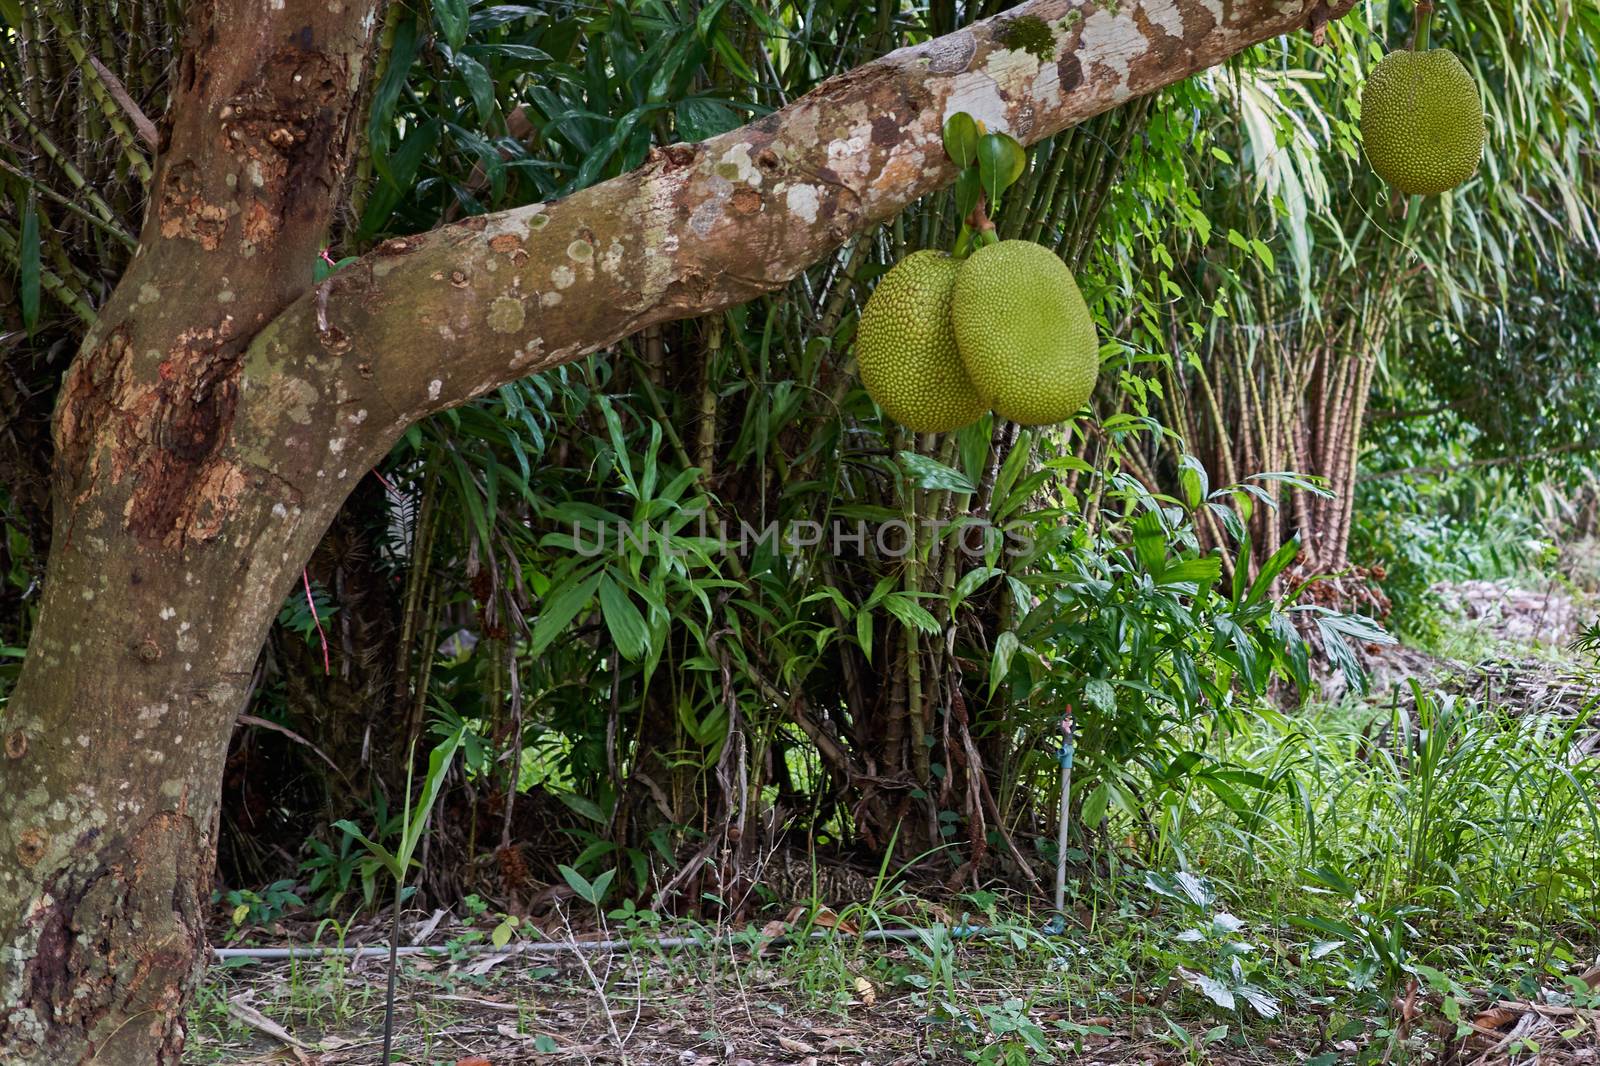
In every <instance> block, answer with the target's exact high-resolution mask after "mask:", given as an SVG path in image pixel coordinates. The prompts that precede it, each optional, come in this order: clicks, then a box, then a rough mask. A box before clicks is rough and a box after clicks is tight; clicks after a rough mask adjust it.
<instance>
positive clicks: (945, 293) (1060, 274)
mask: <svg viewBox="0 0 1600 1066" xmlns="http://www.w3.org/2000/svg"><path fill="white" fill-rule="evenodd" d="M1099 365H1100V364H1099V342H1098V340H1097V338H1096V335H1095V329H1094V320H1093V319H1092V318H1091V317H1090V316H1089V307H1088V305H1087V304H1086V303H1084V299H1083V294H1082V293H1080V292H1079V291H1078V284H1077V282H1076V281H1074V280H1073V277H1072V271H1071V270H1069V269H1068V268H1067V265H1066V264H1065V263H1063V262H1062V261H1061V260H1060V259H1059V258H1058V257H1057V256H1056V255H1055V254H1054V253H1053V252H1051V251H1050V250H1049V249H1047V248H1043V247H1041V246H1039V245H1037V244H1034V243H1032V242H1031V241H998V242H996V243H994V244H990V245H986V246H985V247H983V248H980V249H978V250H977V251H976V252H973V253H972V254H971V255H970V256H968V257H967V258H966V259H954V258H952V257H950V256H948V255H945V254H944V253H943V252H933V251H924V252H914V253H912V254H911V255H908V256H906V257H905V258H904V259H902V260H901V261H900V262H899V263H897V264H895V266H894V267H893V269H891V270H890V271H889V272H888V273H887V274H885V275H884V276H883V278H882V280H880V281H879V282H878V287H877V289H876V290H875V291H874V292H873V294H872V297H871V299H869V300H868V301H867V305H866V307H864V308H862V310H861V324H860V326H859V328H858V330H857V334H856V366H857V369H858V370H859V371H860V374H861V383H862V384H863V385H865V386H866V389H867V393H868V394H869V395H870V396H871V397H872V398H873V399H874V400H875V401H877V404H878V406H879V407H881V408H883V411H884V413H885V414H887V415H888V416H889V417H890V418H893V419H894V420H895V421H896V422H899V423H900V424H901V425H903V426H905V427H906V428H907V429H911V430H915V431H917V432H919V433H938V432H945V431H948V430H952V429H960V428H961V427H962V426H965V425H967V424H968V423H970V422H972V421H974V420H975V419H976V418H977V417H978V416H979V415H981V414H983V412H984V411H986V410H990V409H992V410H993V411H994V412H995V413H996V414H999V415H1002V416H1004V417H1006V418H1009V419H1011V420H1012V421H1014V422H1020V423H1022V424H1023V425H1045V424H1048V423H1052V422H1061V421H1065V420H1066V419H1068V418H1071V417H1072V416H1073V415H1074V414H1076V413H1077V412H1078V410H1079V408H1081V407H1082V406H1083V405H1084V403H1085V402H1086V401H1087V400H1088V399H1089V393H1090V392H1092V391H1093V389H1094V382H1095V377H1096V375H1097V374H1098V372H1099Z"/></svg>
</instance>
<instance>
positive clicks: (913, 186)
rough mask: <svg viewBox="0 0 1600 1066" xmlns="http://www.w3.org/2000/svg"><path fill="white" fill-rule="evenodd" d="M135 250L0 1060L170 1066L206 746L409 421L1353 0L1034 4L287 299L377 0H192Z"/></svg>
mask: <svg viewBox="0 0 1600 1066" xmlns="http://www.w3.org/2000/svg"><path fill="white" fill-rule="evenodd" d="M188 6H189V16H188V17H189V20H190V25H189V41H188V45H187V47H186V51H185V58H184V61H183V63H182V65H181V67H180V70H179V74H178V79H177V85H176V86H175V87H174V103H173V107H172V110H171V112H170V113H169V115H168V116H167V121H168V126H169V133H168V135H167V136H166V138H165V139H164V146H163V147H164V150H163V152H162V154H161V156H160V158H159V160H158V165H157V168H156V174H155V180H154V183H153V186H152V189H151V197H150V209H149V213H148V216H147V218H146V220H145V224H144V230H143V233H142V234H141V240H140V248H139V251H138V253H137V254H136V255H135V257H134V260H133V262H132V264H131V265H130V267H129V269H128V271H127V273H126V275H125V276H124V278H123V280H122V281H121V283H120V284H119V286H118V288H117V290H116V292H115V293H114V294H113V295H112V297H111V298H110V300H109V301H108V302H107V304H106V306H105V307H104V308H102V309H101V313H100V319H99V322H98V323H97V325H96V326H95V327H94V328H93V329H92V330H91V331H90V333H89V335H88V336H87V337H86V338H85V341H84V344H83V346H82V349H81V350H80V354H79V356H78V358H77V360H76V361H75V362H74V364H73V366H72V369H71V370H70V371H69V374H68V377H67V380H66V382H65V384H64V385H63V387H62V391H61V396H60V400H59V402H58V406H57V409H56V414H55V425H54V432H55V441H56V469H55V475H54V496H55V522H54V527H53V540H52V548H51V558H50V564H49V570H48V574H47V579H48V580H47V590H46V595H45V599H44V607H43V613H42V617H41V620H40V623H39V625H38V627H37V629H36V630H35V632H34V634H33V639H32V642H31V644H30V647H29V652H28V658H27V660H26V663H25V667H24V670H23V674H22V679H21V682H20V684H19V686H18V688H17V689H16V691H15V692H14V694H13V695H12V698H11V701H10V704H9V707H8V710H7V717H6V719H5V721H4V723H3V725H0V809H4V810H5V812H6V817H5V820H4V822H0V855H3V856H4V860H3V861H0V1061H3V1062H5V1063H7V1064H12V1063H15V1064H19V1066H23V1064H39V1063H46V1062H48V1063H52V1064H59V1063H80V1062H88V1061H91V1060H92V1061H94V1062H96V1063H98V1064H101V1066H122V1064H128V1066H151V1064H172V1063H177V1062H178V1061H179V1055H180V1052H181V1047H182V1039H183V1025H184V1008H185V1005H186V1003H187V1001H188V998H189V995H190V993H191V992H192V991H193V988H194V986H195V983H196V982H197V981H198V980H199V977H200V974H201V972H202V970H201V961H200V960H201V958H202V956H201V954H200V949H201V948H202V946H203V943H204V930H203V918H204V911H205V904H206V899H207V892H206V889H207V881H208V877H209V869H210V865H211V860H212V851H213V847H214V843H215V837H216V817H217V799H218V789H219V779H220V772H221V768H222V765H223V760H224V757H225V754H226V748H227V738H228V734H229V730H230V728H231V726H232V724H233V721H234V718H235V716H236V714H237V712H238V710H239V704H240V701H241V699H242V697H243V693H244V688H245V686H246V684H247V683H248V678H249V673H250V670H251V667H252V665H253V663H254V661H255V658H256V654H257V652H258V650H259V648H260V646H261V643H262V640H263V638H264V635H265V633H266V629H267V626H268V625H269V623H270V621H271V619H272V616H273V613H274V612H275V611H276V610H277V607H278V605H279V604H280V603H281V602H282V598H283V596H284V594H285V593H286V592H287V591H288V589H289V588H290V587H291V586H292V584H293V582H294V581H295V580H296V579H297V577H298V574H299V571H300V567H301V566H302V564H303V561H304V560H305V559H306V558H307V557H308V556H309V555H310V553H311V550H312V548H313V547H314V546H315V544H316V542H317V540H318V538H319V536H320V534H321V533H322V531H323V529H324V528H325V527H326V526H327V524H328V522H329V521H330V520H331V518H332V516H333V514H334V512H335V510H336V509H337V508H338V506H339V504H340V503H341V501H342V500H343V499H344V498H345V496H346V495H347V494H348V493H349V492H350V490H351V489H352V487H353V486H354V485H355V483H356V482H357V481H358V480H359V479H360V477H361V476H362V474H363V473H364V472H365V471H366V470H367V469H369V468H370V467H371V466H372V465H373V463H375V462H376V461H377V460H378V459H379V458H381V457H382V456H383V455H384V454H385V452H386V451H387V450H388V448H389V446H390V444H391V443H392V441H393V440H394V439H395V438H396V437H397V436H398V435H399V433H400V432H401V431H402V430H403V429H404V428H405V427H406V426H407V425H409V424H410V423H412V422H414V421H415V420H417V419H418V418H421V417H423V416H425V415H426V414H428V413H430V412H433V411H437V410H439V409H441V408H443V407H446V406H449V405H451V404H455V403H460V402H462V401H463V400H466V399H468V398H470V397H472V396H475V395H479V394H481V393H483V392H485V391H487V390H489V389H491V388H494V387H495V386H497V385H499V384H501V383H503V382H506V381H508V380H512V379H514V378H516V377H519V376H522V375H525V374H529V373H533V372H535V371H537V370H542V369H546V368H548V367H552V366H556V365H559V364H560V363H563V362H568V361H571V360H574V359H577V358H580V357H581V356H583V355H586V354H588V353H590V352H592V351H595V350H597V349H599V348H601V347H604V346H605V345H608V344H610V343H612V342H614V341H616V340H617V339H618V338H621V337H623V336H626V335H627V334H629V333H632V332H634V331H637V330H639V329H642V328H644V327H646V326H649V325H652V324H655V323H660V322H665V321H669V320H672V319H677V318H685V317H692V316H695V315H700V314H707V313H711V312H714V311H717V310H719V309H722V308H725V307H728V306H730V305H732V304H735V303H738V302H740V301H743V300H747V299H749V298H751V297H752V296H755V295H757V294H759V293H762V292H765V291H770V290H772V289H775V288H777V287H779V286H781V285H783V284H784V283H786V282H787V281H788V280H789V279H790V278H792V277H793V276H794V275H795V274H796V273H798V272H799V271H801V270H803V269H804V268H805V267H807V266H808V265H810V264H812V263H813V262H815V261H817V260H818V259H820V258H822V257H823V256H825V255H827V254H829V253H830V252H831V251H832V250H833V249H835V248H837V247H838V245H839V244H841V243H842V242H843V241H844V240H846V239H847V238H848V237H850V236H851V235H852V234H854V233H856V232H859V231H861V230H863V229H865V228H867V227H870V226H872V225H875V224H876V223H878V222H881V221H883V220H885V219H887V218H890V217H892V216H893V215H894V214H895V213H896V212H897V211H899V210H900V209H901V208H902V207H904V206H905V205H906V204H907V203H908V202H909V201H910V200H912V199H914V198H915V197H917V196H920V195H922V194H923V193H926V192H929V191H931V190H933V189H936V188H938V187H939V186H941V185H943V184H944V183H946V182H948V181H949V180H950V178H951V177H952V176H953V167H952V165H951V164H950V162H949V161H948V160H947V159H946V157H945V156H944V153H943V150H942V147H941V144H940V137H939V131H940V127H941V126H942V123H943V120H944V118H945V117H946V116H947V115H948V114H950V113H951V112H954V111H957V110H965V111H968V112H970V113H972V114H973V115H974V116H975V117H977V118H980V119H982V120H983V121H985V122H986V123H987V124H988V125H989V126H990V127H991V128H994V129H1005V130H1009V131H1010V132H1012V133H1013V134H1015V135H1016V136H1017V137H1019V138H1020V139H1022V140H1023V141H1025V142H1028V143H1032V142H1033V141H1037V140H1039V139H1040V138H1042V137H1046V136H1049V135H1051V134H1053V133H1055V132H1057V131H1059V130H1061V129H1063V128H1065V127H1066V126H1068V125H1070V124H1072V123H1074V122H1077V121H1080V120H1082V119H1083V118H1086V117H1088V116H1090V115H1093V114H1096V113H1098V112H1101V111H1104V110H1106V109H1108V108H1110V107H1113V106H1115V105H1116V104H1119V103H1121V102H1122V101H1124V100H1127V99H1129V98H1130V97H1133V96H1137V95H1141V94H1144V93H1148V92H1152V91H1154V90H1156V89H1159V88H1160V87H1161V86H1163V85H1166V84H1169V83H1171V82H1173V81H1176V80H1178V79H1180V78H1183V77H1185V76H1187V75H1188V74H1190V73H1192V72H1193V71H1196V70H1199V69H1201V68H1203V67H1207V66H1210V65H1213V64H1215V63H1218V62H1220V61H1222V60H1223V59H1225V58H1227V57H1228V56H1230V55H1232V54H1233V53H1235V52H1238V51H1239V50H1240V49H1242V48H1245V47H1247V46H1248V45H1250V44H1253V43H1255V42H1256V41H1259V40H1262V39H1264V38H1266V37H1269V36H1272V35H1275V34H1279V33H1283V32H1286V31H1288V30H1290V29H1293V28H1295V27H1297V26H1299V25H1302V24H1303V23H1305V22H1306V21H1307V19H1308V18H1311V19H1320V18H1326V17H1329V16H1332V15H1336V14H1340V13H1342V12H1343V11H1344V10H1345V9H1346V8H1347V7H1348V6H1349V0H1339V2H1338V3H1336V4H1334V5H1332V6H1331V7H1332V9H1331V10H1330V7H1329V6H1328V5H1324V4H1322V3H1320V2H1319V0H1233V2H1232V3H1229V4H1227V5H1222V4H1216V3H1212V2H1210V0H1149V2H1146V3H1137V4H1125V5H1121V6H1118V5H1103V4H1100V3H1098V2H1095V3H1087V4H1079V3H1076V2H1071V0H1033V2H1031V3H1027V4H1023V5H1020V6H1019V7H1017V8H1014V9H1012V10H1011V11H1009V12H1007V13H1006V14H1004V15H1003V16H999V17H997V18H995V19H992V20H990V21H988V22H986V23H980V24H978V25H975V26H973V27H970V28H968V29H965V30H961V31H959V32H957V33H954V34H952V35H950V36H948V37H944V38H939V39H936V40H933V41H929V42H927V43H925V44H922V45H918V46H916V47H913V48H907V49H901V50H900V51H898V52H895V53H893V54H891V55H889V56H886V57H885V58H884V59H882V60H879V61H877V62H875V63H872V64H869V65H867V66H865V67H862V68H860V69H858V70H856V71H852V72H850V73H848V74H845V75H843V76H841V77H839V78H835V79H833V80H831V81H829V82H827V83H825V84H824V85H822V86H820V87H819V88H818V89H817V90H816V91H814V92H812V93H810V94H808V95H807V96H805V97H803V98H802V99H800V100H797V101H795V102H794V103H793V104H791V105H790V106H789V107H787V108H785V109H784V110H783V111H781V112H778V113H776V114H774V115H769V116H766V117H764V118H762V119H760V120H758V121H757V122H755V123H753V124H751V125H750V126H747V127H745V128H744V129H742V130H735V131H732V132H730V133H727V134H724V135H722V136H719V137H716V138H713V139H712V140H710V141H707V142H704V143H702V144H699V145H693V146H689V145H675V146H671V147H669V148H666V149H663V150H661V151H659V152H657V153H655V154H654V156H653V157H652V158H651V160H650V161H649V162H648V163H647V164H646V165H645V166H644V167H642V168H641V169H640V170H638V171H636V172H634V173H632V174H628V175H624V176H623V177H620V178H617V179H614V180H612V181H609V182H606V183H604V184H601V185H598V186H594V187H592V188H590V189H586V190H584V191H582V192H579V193H576V194H574V195H572V196H571V197H569V198H567V199H565V200H563V201H560V202H559V203H554V204H547V205H534V206H531V207H525V208H519V209H516V210H513V211H508V212H504V213H502V214H499V215H494V216H488V217H479V218H472V219H467V220H466V221H464V222H461V223H458V224H455V225H452V226H448V227H446V228H444V229H441V230H439V231H436V232H434V233H431V234H427V235H423V236H419V237H414V238H405V239H402V240H394V241H389V242H386V243H385V244H384V245H382V246H380V247H379V248H378V249H377V250H376V251H375V252H374V253H373V254H372V255H369V256H367V257H366V258H365V259H363V260H362V261H361V262H359V263H356V264H354V265H352V266H350V267H347V268H346V269H344V270H342V271H340V272H339V273H337V274H335V275H334V276H333V277H332V278H330V279H329V280H328V281H327V282H325V283H323V284H322V285H320V286H318V287H317V289H316V290H315V291H314V292H308V291H306V290H307V289H308V288H309V282H310V275H311V271H312V265H313V263H314V261H315V259H316V256H317V252H318V248H319V246H320V243H321V241H322V240H323V239H324V235H325V233H326V230H327V225H328V221H329V219H330V217H331V216H332V212H333V209H334V206H335V205H336V204H337V203H338V201H339V193H340V189H341V186H342V181H343V173H344V167H345V163H346V160H347V159H348V157H349V148H350V141H351V135H350V134H351V130H352V128H353V126H354V125H355V123H354V121H353V116H354V115H355V113H356V112H355V108H354V106H353V101H354V100H355V96H356V90H357V88H358V85H359V82H360V75H361V72H362V68H363V65H364V62H365V55H366V49H367V46H368V43H369V39H370V37H371V31H372V26H373V22H374V18H375V6H376V0H343V2H342V3H326V2H324V0H275V2H274V4H272V5H258V4H256V3H254V2H252V0H195V2H194V3H191V4H190V5H188Z"/></svg>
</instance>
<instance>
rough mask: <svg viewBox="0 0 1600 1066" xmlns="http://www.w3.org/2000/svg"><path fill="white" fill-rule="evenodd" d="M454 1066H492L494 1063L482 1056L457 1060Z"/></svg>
mask: <svg viewBox="0 0 1600 1066" xmlns="http://www.w3.org/2000/svg"><path fill="white" fill-rule="evenodd" d="M456 1066H494V1063H492V1062H490V1061H489V1060H488V1059H486V1058H484V1057H483V1056H482V1055H473V1056H472V1057H470V1058H465V1059H457V1060H456Z"/></svg>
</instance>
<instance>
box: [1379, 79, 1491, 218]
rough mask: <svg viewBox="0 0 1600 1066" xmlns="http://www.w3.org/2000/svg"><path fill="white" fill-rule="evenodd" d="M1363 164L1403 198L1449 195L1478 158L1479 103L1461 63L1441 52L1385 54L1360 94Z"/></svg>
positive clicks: (1480, 142)
mask: <svg viewBox="0 0 1600 1066" xmlns="http://www.w3.org/2000/svg"><path fill="white" fill-rule="evenodd" d="M1361 140H1362V142H1363V144H1364V145H1365V146H1366V151H1367V161H1368V162H1370V163H1371V164H1372V169H1373V170H1374V171H1376V172H1377V174H1378V176H1379V177H1380V178H1382V179H1383V180H1384V181H1385V182H1387V183H1388V184H1389V186H1390V187H1391V188H1393V189H1394V190H1395V191H1397V192H1400V193H1404V194H1406V195H1408V196H1413V195H1415V196H1434V195H1437V194H1438V193H1442V192H1448V191H1449V190H1451V189H1454V188H1455V187H1456V186H1458V185H1460V184H1461V183H1462V182H1464V181H1466V180H1467V179H1468V178H1470V177H1472V175H1473V174H1475V173H1476V172H1477V170H1478V161H1479V160H1480V159H1481V158H1482V156H1483V101H1482V100H1481V99H1480V98H1479V96H1478V83H1477V82H1476V81H1474V80H1473V77H1472V74H1471V72H1470V71H1468V70H1467V68H1466V65H1465V64H1464V63H1462V62H1461V60H1460V59H1459V58H1457V57H1456V55H1455V53H1454V52H1451V51H1450V50H1449V49H1446V48H1433V49H1429V50H1428V51H1426V52H1404V51H1402V52H1391V53H1390V54H1389V55H1387V56H1385V57H1384V58H1383V60H1382V61H1381V62H1380V63H1379V64H1378V65H1377V66H1376V67H1374V68H1372V73H1371V74H1370V75H1368V76H1367V84H1366V85H1365V86H1364V87H1363V88H1362V90H1361Z"/></svg>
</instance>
